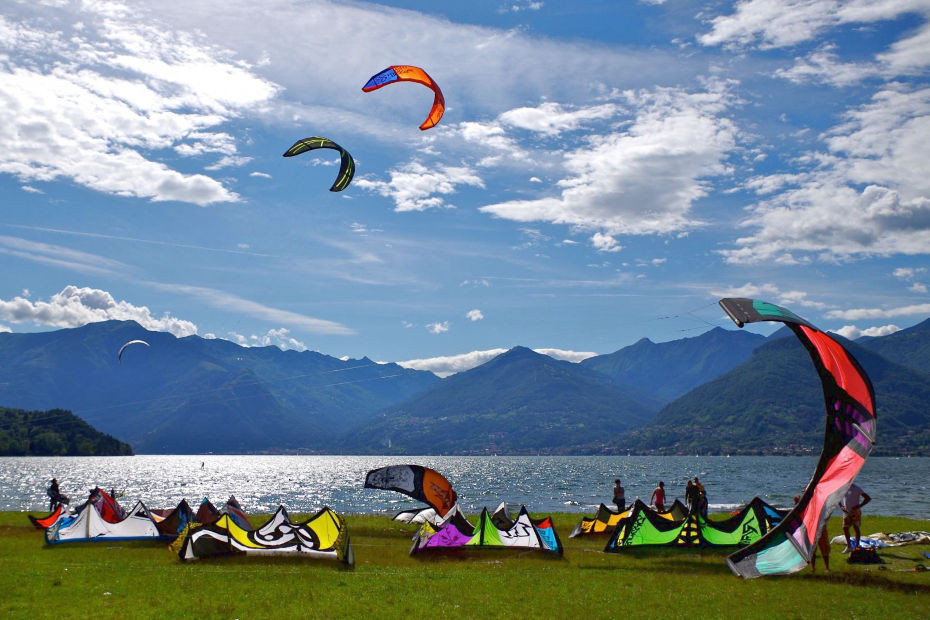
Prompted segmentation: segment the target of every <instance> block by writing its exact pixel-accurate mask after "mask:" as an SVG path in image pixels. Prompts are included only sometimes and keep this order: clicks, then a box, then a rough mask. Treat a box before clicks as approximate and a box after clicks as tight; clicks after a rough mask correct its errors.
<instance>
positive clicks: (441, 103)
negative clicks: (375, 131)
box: [362, 65, 446, 131]
mask: <svg viewBox="0 0 930 620" xmlns="http://www.w3.org/2000/svg"><path fill="white" fill-rule="evenodd" d="M394 82H416V83H418V84H422V85H423V86H426V87H428V88H431V89H432V90H433V93H434V95H433V107H432V108H430V111H429V115H428V116H427V117H426V120H425V121H423V124H422V125H420V129H421V130H424V131H425V130H427V129H429V128H430V127H435V126H436V124H437V123H438V122H439V119H441V118H442V115H443V113H444V112H445V111H446V100H445V98H444V97H443V96H442V91H441V90H439V85H438V84H436V82H434V81H433V78H431V77H430V76H429V75H428V74H427V73H426V71H424V70H423V69H421V68H420V67H411V66H410V65H392V66H390V67H388V68H387V69H385V70H384V71H381V72H380V73H377V74H375V75H373V76H371V79H370V80H368V83H367V84H365V85H364V86H363V87H362V90H363V91H364V92H366V93H370V92H371V91H373V90H378V89H379V88H381V87H382V86H387V85H388V84H393V83H394Z"/></svg>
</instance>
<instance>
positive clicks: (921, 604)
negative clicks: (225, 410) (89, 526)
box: [0, 512, 930, 619]
mask: <svg viewBox="0 0 930 620" xmlns="http://www.w3.org/2000/svg"><path fill="white" fill-rule="evenodd" d="M292 516H293V517H295V518H296V517H298V516H303V515H292ZM534 516H538V515H534ZM553 518H554V521H555V523H556V525H557V527H558V531H559V535H560V536H561V537H562V542H563V544H564V545H565V556H564V558H563V559H560V560H559V559H548V558H545V557H542V555H541V554H539V553H533V552H512V551H497V550H487V551H484V552H477V551H476V552H473V553H472V554H471V555H470V556H469V557H467V558H452V557H436V558H427V559H421V558H419V557H418V558H411V557H409V555H408V551H409V548H410V544H411V543H410V536H411V535H412V534H413V532H414V531H415V527H414V526H411V525H404V524H400V523H395V522H393V521H390V520H389V519H388V518H387V517H379V516H361V515H348V517H347V521H348V527H349V533H350V535H351V537H352V543H353V545H354V547H355V558H356V566H355V568H354V570H344V569H342V568H340V566H338V565H337V564H336V563H335V562H322V561H309V560H301V559H298V558H267V557H266V558H256V557H225V558H213V559H208V560H200V561H195V562H186V563H185V562H181V561H180V560H179V559H178V558H177V556H176V555H173V554H172V553H170V552H169V551H168V550H167V547H166V545H164V544H156V543H147V542H131V543H112V544H108V543H86V544H68V545H56V546H48V545H45V544H44V539H43V537H42V533H41V532H40V531H38V530H36V529H34V528H33V527H32V526H31V525H30V524H29V522H28V520H27V519H26V515H25V513H20V512H2V513H0V615H2V616H3V617H8V618H30V619H32V618H62V617H67V618H75V617H83V616H85V615H87V614H90V615H91V617H97V618H99V617H103V618H115V617H121V618H165V617H169V616H173V617H193V616H197V617H199V618H272V617H274V618H278V617H310V616H316V617H320V616H337V617H373V618H382V617H384V618H400V617H407V618H411V617H425V616H433V617H439V618H457V617H464V618H487V617H491V618H497V617H510V618H514V617H542V618H548V617H564V616H569V615H572V616H575V617H577V618H579V619H580V618H604V617H617V616H623V617H628V618H639V617H652V618H655V617H657V616H668V615H673V616H674V615H691V614H698V615H699V616H700V617H710V618H739V617H749V616H758V615H761V614H765V615H766V616H780V617H789V618H802V617H803V618H875V617H886V618H926V617H928V616H930V571H926V572H917V571H915V570H914V569H915V567H916V566H917V565H918V564H924V565H930V560H928V559H926V558H924V557H923V555H922V554H923V553H924V552H926V551H930V545H910V546H904V547H897V548H891V549H884V550H881V551H880V552H879V553H880V555H881V557H882V558H883V559H884V560H885V562H886V563H885V564H882V565H850V564H847V563H846V556H845V555H842V554H841V553H840V547H838V546H834V552H833V553H832V554H831V558H830V559H831V569H832V570H831V572H830V573H825V572H823V566H822V563H821V561H820V560H819V559H818V562H817V564H818V566H817V572H816V573H811V571H810V570H809V569H808V570H805V571H803V572H801V573H799V574H797V575H792V576H787V577H769V578H762V579H755V580H749V581H744V580H741V579H739V578H737V577H735V576H733V575H732V574H731V573H730V571H729V569H727V567H726V565H725V563H724V558H725V557H726V553H725V552H722V551H710V550H694V551H688V550H679V549H651V550H646V549H643V550H637V551H635V552H633V553H626V552H625V553H623V554H606V553H602V552H601V549H602V548H603V546H604V543H605V539H604V538H592V537H589V538H583V539H569V538H568V533H569V532H570V531H571V529H572V527H573V526H574V524H575V523H576V522H577V521H578V519H579V517H578V515H570V514H555V515H553ZM253 522H256V523H261V522H263V521H262V518H261V517H257V518H255V519H253ZM863 522H864V526H865V527H864V532H863V533H871V532H877V531H885V532H900V531H908V530H928V529H930V522H928V521H915V520H912V519H896V518H889V517H869V516H865V517H864V519H863ZM829 531H830V532H831V534H837V533H841V528H840V523H839V520H838V519H833V520H831V523H830V524H829Z"/></svg>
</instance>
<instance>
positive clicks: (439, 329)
mask: <svg viewBox="0 0 930 620" xmlns="http://www.w3.org/2000/svg"><path fill="white" fill-rule="evenodd" d="M426 331H428V332H429V333H431V334H444V333H445V332H447V331H449V321H442V322H438V321H437V322H436V323H427V324H426Z"/></svg>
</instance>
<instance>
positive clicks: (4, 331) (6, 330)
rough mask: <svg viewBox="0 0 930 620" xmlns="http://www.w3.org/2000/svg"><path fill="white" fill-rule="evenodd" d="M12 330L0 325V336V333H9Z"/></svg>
mask: <svg viewBox="0 0 930 620" xmlns="http://www.w3.org/2000/svg"><path fill="white" fill-rule="evenodd" d="M12 331H13V330H12V329H11V328H10V327H9V326H7V325H0V334H2V333H7V334H9V333H11V332H12Z"/></svg>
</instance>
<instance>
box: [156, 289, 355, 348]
mask: <svg viewBox="0 0 930 620" xmlns="http://www.w3.org/2000/svg"><path fill="white" fill-rule="evenodd" d="M143 284H147V285H148V286H151V287H153V288H156V289H159V290H163V291H166V292H170V293H175V294H177V293H183V294H185V295H189V296H191V297H195V298H197V299H199V300H200V301H202V302H204V303H206V304H207V305H209V306H212V307H214V308H218V309H220V310H225V311H229V312H238V313H241V314H245V315H248V316H253V317H256V318H260V319H265V320H267V321H273V322H275V323H284V324H285V325H288V326H290V327H291V328H293V329H299V330H301V331H304V332H307V333H311V334H330V335H338V336H346V335H353V334H355V330H354V329H351V328H349V327H346V326H345V325H342V324H341V323H337V322H335V321H329V320H326V319H318V318H316V317H312V316H307V315H306V314H299V313H297V312H291V311H290V310H282V309H280V308H275V307H273V306H269V305H266V304H263V303H259V302H256V301H252V300H250V299H244V298H242V297H239V296H238V295H233V294H232V293H227V292H225V291H220V290H217V289H213V288H208V287H203V286H190V285H186V284H168V283H163V282H144V283H143Z"/></svg>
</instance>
